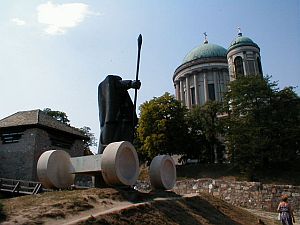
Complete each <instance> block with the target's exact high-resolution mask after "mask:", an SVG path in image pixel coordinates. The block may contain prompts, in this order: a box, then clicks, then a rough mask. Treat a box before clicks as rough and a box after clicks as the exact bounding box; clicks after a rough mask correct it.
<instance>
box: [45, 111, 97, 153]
mask: <svg viewBox="0 0 300 225" xmlns="http://www.w3.org/2000/svg"><path fill="white" fill-rule="evenodd" d="M43 112H45V113H46V114H47V115H49V116H51V117H53V118H54V119H56V120H57V121H59V122H61V123H63V124H66V125H68V126H70V120H69V119H68V116H67V114H66V113H65V112H61V111H53V110H51V109H50V108H45V109H43ZM79 130H80V131H81V133H82V134H84V135H85V136H87V137H88V139H85V140H83V144H84V154H85V155H92V154H93V153H92V152H91V150H90V147H93V146H97V141H96V138H95V135H94V133H91V128H90V127H87V126H84V127H82V128H80V129H79Z"/></svg>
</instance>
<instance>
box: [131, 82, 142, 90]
mask: <svg viewBox="0 0 300 225" xmlns="http://www.w3.org/2000/svg"><path fill="white" fill-rule="evenodd" d="M131 88H134V89H140V88H141V81H140V80H133V81H131Z"/></svg>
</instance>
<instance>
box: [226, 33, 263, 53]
mask: <svg viewBox="0 0 300 225" xmlns="http://www.w3.org/2000/svg"><path fill="white" fill-rule="evenodd" d="M240 46H254V47H256V48H259V47H258V45H257V44H256V43H254V42H253V41H252V40H251V39H250V38H248V37H244V36H238V37H237V38H236V39H235V40H233V41H232V42H231V44H230V46H229V48H228V51H230V50H232V49H234V48H236V47H240Z"/></svg>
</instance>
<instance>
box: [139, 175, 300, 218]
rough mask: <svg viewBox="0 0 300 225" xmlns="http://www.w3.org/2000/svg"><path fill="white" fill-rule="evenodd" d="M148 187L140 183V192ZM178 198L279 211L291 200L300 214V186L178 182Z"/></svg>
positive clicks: (211, 181) (201, 181)
mask: <svg viewBox="0 0 300 225" xmlns="http://www.w3.org/2000/svg"><path fill="white" fill-rule="evenodd" d="M149 188H150V185H149V184H147V183H139V184H138V185H137V189H144V190H146V189H149ZM173 191H174V192H176V193H177V194H191V193H199V192H206V193H210V194H211V195H213V196H215V197H218V198H220V199H223V200H225V201H226V202H229V203H231V204H233V205H237V206H241V207H245V208H250V209H262V210H265V211H273V212H274V211H276V209H277V206H278V204H279V202H280V196H281V195H282V194H287V195H289V196H290V198H289V202H290V203H291V204H292V206H293V208H294V210H295V211H296V212H299V213H300V186H292V185H273V184H263V183H261V182H246V181H242V182H237V181H226V180H214V179H209V178H205V179H198V180H181V181H177V183H176V185H175V187H174V189H173Z"/></svg>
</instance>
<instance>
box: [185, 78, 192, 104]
mask: <svg viewBox="0 0 300 225" xmlns="http://www.w3.org/2000/svg"><path fill="white" fill-rule="evenodd" d="M185 90H186V104H185V105H186V107H187V108H188V109H190V108H191V96H190V84H189V75H187V76H186V77H185Z"/></svg>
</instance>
